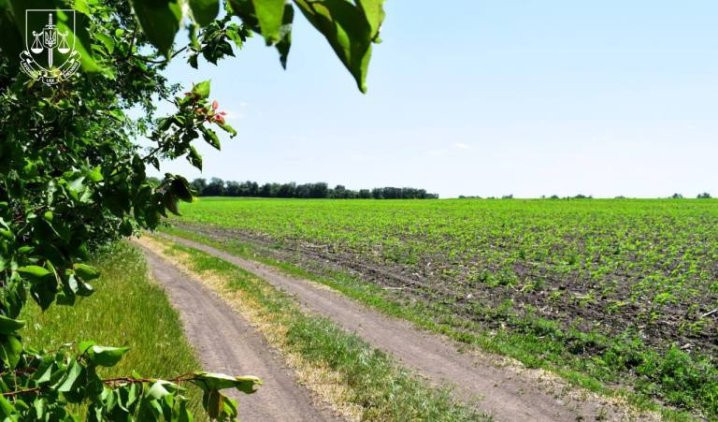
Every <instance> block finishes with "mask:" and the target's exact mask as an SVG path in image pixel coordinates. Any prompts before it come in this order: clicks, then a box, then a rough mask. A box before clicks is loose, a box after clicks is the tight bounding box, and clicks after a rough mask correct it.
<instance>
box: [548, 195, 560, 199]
mask: <svg viewBox="0 0 718 422" xmlns="http://www.w3.org/2000/svg"><path fill="white" fill-rule="evenodd" d="M549 199H561V198H559V197H558V195H551V197H549Z"/></svg>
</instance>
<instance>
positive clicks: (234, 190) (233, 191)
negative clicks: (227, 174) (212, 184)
mask: <svg viewBox="0 0 718 422" xmlns="http://www.w3.org/2000/svg"><path fill="white" fill-rule="evenodd" d="M241 194H242V185H240V184H239V183H237V182H233V181H231V182H227V183H226V185H225V188H224V195H225V196H241Z"/></svg>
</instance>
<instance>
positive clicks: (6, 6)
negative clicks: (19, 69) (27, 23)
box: [0, 0, 25, 63]
mask: <svg viewBox="0 0 718 422" xmlns="http://www.w3.org/2000/svg"><path fill="white" fill-rule="evenodd" d="M0 28H2V36H1V37H0V49H2V51H3V52H2V54H3V55H4V56H6V57H12V58H13V59H14V58H16V57H18V56H19V55H20V52H21V51H22V50H23V49H24V48H25V47H24V45H23V36H22V33H21V32H20V30H19V28H20V25H19V23H18V22H17V21H16V19H15V14H14V13H13V9H12V7H11V6H10V2H9V0H0ZM13 63H17V60H14V61H13Z"/></svg>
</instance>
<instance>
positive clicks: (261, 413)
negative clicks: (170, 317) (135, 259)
mask: <svg viewBox="0 0 718 422" xmlns="http://www.w3.org/2000/svg"><path fill="white" fill-rule="evenodd" d="M139 246H141V247H142V245H139ZM142 249H143V250H144V252H145V256H146V257H147V263H148V265H149V267H150V269H151V271H152V275H153V277H154V278H155V280H157V282H158V283H160V284H161V285H162V286H163V287H164V288H165V290H166V292H167V294H168V296H169V298H170V301H171V302H172V305H173V306H174V308H175V309H177V311H178V312H179V314H180V318H181V319H182V324H183V326H184V330H185V333H186V335H187V338H188V339H189V341H190V343H191V344H192V345H193V346H194V348H195V350H196V351H197V354H198V356H199V359H200V362H201V363H202V367H203V368H204V369H205V370H206V371H210V372H223V373H226V374H235V375H256V376H258V377H260V378H261V379H262V381H263V385H262V386H261V387H260V389H259V391H258V392H256V393H254V394H252V395H244V394H239V393H236V392H232V393H230V395H232V396H233V397H234V398H238V399H239V414H240V417H241V419H242V420H243V421H257V422H266V421H287V422H296V421H335V420H338V419H337V418H335V417H333V416H332V414H331V412H330V411H328V410H325V409H317V408H315V407H314V406H313V404H312V398H311V396H310V394H309V392H308V391H307V390H306V389H304V388H303V387H301V386H299V385H297V383H296V380H295V379H294V376H293V373H292V371H291V370H290V369H288V368H287V367H285V366H284V365H283V364H282V363H281V357H279V356H277V353H276V352H275V351H274V350H273V349H271V348H270V347H269V346H268V345H267V344H266V342H265V341H264V339H263V338H262V336H261V335H260V334H258V333H257V332H256V331H255V330H254V328H252V326H251V325H250V324H249V323H247V321H245V320H244V319H243V318H242V317H241V316H240V315H239V314H237V313H236V312H235V311H233V310H232V308H230V307H229V306H228V305H227V304H226V303H224V302H223V301H222V300H221V299H219V298H218V297H217V296H216V295H215V294H214V293H212V292H211V291H209V290H208V289H206V288H205V287H203V286H202V285H201V283H199V282H198V281H196V280H193V279H192V278H190V277H189V276H187V275H186V274H184V273H182V272H180V271H179V270H178V269H177V268H176V267H174V266H173V265H172V264H171V263H169V262H167V261H165V260H164V259H162V258H161V257H160V256H158V255H157V254H155V253H154V252H152V251H150V250H148V249H146V248H144V247H142Z"/></svg>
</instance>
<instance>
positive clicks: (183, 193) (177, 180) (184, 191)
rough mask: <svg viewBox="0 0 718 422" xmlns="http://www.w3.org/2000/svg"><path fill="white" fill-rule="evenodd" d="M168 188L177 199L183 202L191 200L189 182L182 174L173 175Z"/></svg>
mask: <svg viewBox="0 0 718 422" xmlns="http://www.w3.org/2000/svg"><path fill="white" fill-rule="evenodd" d="M170 189H171V190H172V193H174V194H175V195H176V196H177V197H178V198H179V199H181V200H182V201H185V202H192V189H191V188H190V186H189V182H188V181H187V179H185V178H184V177H182V176H174V177H173V179H172V182H171V184H170Z"/></svg>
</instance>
